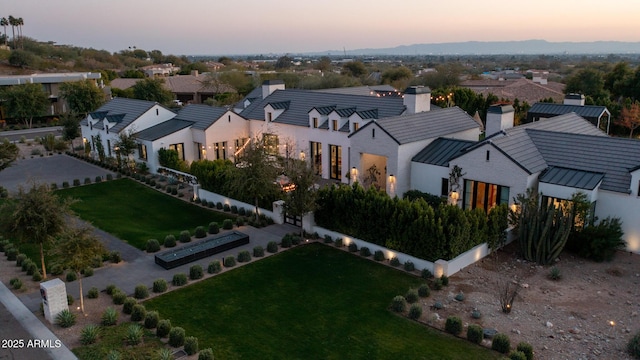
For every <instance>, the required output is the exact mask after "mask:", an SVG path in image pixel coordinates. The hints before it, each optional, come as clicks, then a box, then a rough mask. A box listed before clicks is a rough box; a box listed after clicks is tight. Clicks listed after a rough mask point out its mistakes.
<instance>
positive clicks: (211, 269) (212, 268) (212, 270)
mask: <svg viewBox="0 0 640 360" xmlns="http://www.w3.org/2000/svg"><path fill="white" fill-rule="evenodd" d="M221 270H222V264H221V263H220V260H214V261H212V262H210V263H209V266H207V272H208V273H209V274H217V273H219V272H220V271H221Z"/></svg>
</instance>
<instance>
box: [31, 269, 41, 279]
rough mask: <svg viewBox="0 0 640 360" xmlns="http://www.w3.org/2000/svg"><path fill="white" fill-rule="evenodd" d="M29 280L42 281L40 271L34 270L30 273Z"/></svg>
mask: <svg viewBox="0 0 640 360" xmlns="http://www.w3.org/2000/svg"><path fill="white" fill-rule="evenodd" d="M31 280H33V281H36V282H38V281H42V274H41V273H40V271H36V272H34V273H33V275H31Z"/></svg>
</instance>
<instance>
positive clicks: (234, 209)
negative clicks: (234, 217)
mask: <svg viewBox="0 0 640 360" xmlns="http://www.w3.org/2000/svg"><path fill="white" fill-rule="evenodd" d="M231 213H232V214H237V213H238V207H237V206H235V205H231Z"/></svg>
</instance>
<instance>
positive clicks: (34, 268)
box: [27, 262, 38, 275]
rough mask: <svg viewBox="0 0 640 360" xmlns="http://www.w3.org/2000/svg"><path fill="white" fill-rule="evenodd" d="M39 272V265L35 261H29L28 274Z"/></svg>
mask: <svg viewBox="0 0 640 360" xmlns="http://www.w3.org/2000/svg"><path fill="white" fill-rule="evenodd" d="M37 272H38V265H36V264H35V263H34V262H29V263H28V265H27V275H33V274H35V273H37Z"/></svg>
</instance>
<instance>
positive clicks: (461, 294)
mask: <svg viewBox="0 0 640 360" xmlns="http://www.w3.org/2000/svg"><path fill="white" fill-rule="evenodd" d="M454 299H456V300H457V301H464V294H463V293H462V291H461V292H459V293H457V294H456V296H455V297H454Z"/></svg>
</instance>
